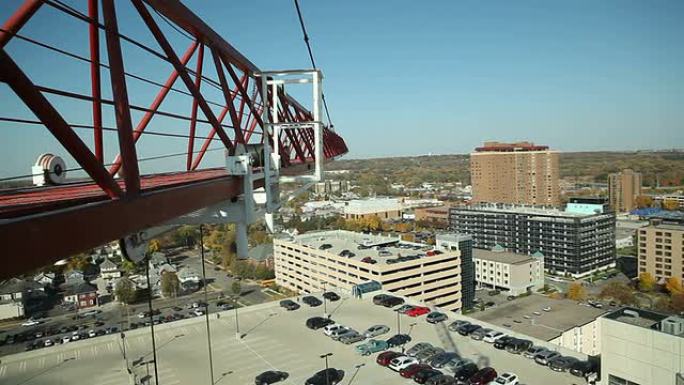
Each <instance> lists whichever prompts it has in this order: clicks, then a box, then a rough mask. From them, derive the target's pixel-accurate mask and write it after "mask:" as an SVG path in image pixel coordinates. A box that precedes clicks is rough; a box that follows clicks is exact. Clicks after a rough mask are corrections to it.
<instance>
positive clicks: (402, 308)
mask: <svg viewBox="0 0 684 385" xmlns="http://www.w3.org/2000/svg"><path fill="white" fill-rule="evenodd" d="M413 308H415V306H413V305H401V306H399V307H398V308H396V309H394V311H396V312H398V313H401V314H406V312H407V311H409V310H411V309H413Z"/></svg>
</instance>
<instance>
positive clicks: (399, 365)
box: [389, 356, 418, 372]
mask: <svg viewBox="0 0 684 385" xmlns="http://www.w3.org/2000/svg"><path fill="white" fill-rule="evenodd" d="M417 363H418V359H417V358H415V357H409V356H403V357H397V358H393V359H392V361H390V363H389V368H390V369H392V370H394V371H395V372H398V371H400V370H402V369H406V368H408V367H409V366H410V365H413V364H417Z"/></svg>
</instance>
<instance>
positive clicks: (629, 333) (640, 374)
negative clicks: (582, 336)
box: [600, 308, 684, 385]
mask: <svg viewBox="0 0 684 385" xmlns="http://www.w3.org/2000/svg"><path fill="white" fill-rule="evenodd" d="M600 322H601V326H600V327H601V343H602V347H601V384H606V385H665V384H670V385H681V384H684V318H682V317H678V316H670V317H668V316H666V315H664V314H660V313H655V312H652V311H647V310H641V309H634V308H623V309H620V310H616V311H614V312H612V313H608V314H606V315H605V316H603V317H601V318H600Z"/></svg>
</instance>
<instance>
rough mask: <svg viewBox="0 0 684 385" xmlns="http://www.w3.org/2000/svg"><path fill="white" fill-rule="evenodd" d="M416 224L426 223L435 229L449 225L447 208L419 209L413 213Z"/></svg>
mask: <svg viewBox="0 0 684 385" xmlns="http://www.w3.org/2000/svg"><path fill="white" fill-rule="evenodd" d="M414 213H415V215H416V216H415V218H414V219H415V220H416V222H427V223H429V224H430V225H432V226H435V227H440V228H441V227H444V228H446V227H447V226H448V225H449V206H438V207H421V208H417V209H415V211H414Z"/></svg>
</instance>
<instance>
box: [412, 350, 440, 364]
mask: <svg viewBox="0 0 684 385" xmlns="http://www.w3.org/2000/svg"><path fill="white" fill-rule="evenodd" d="M439 353H444V349H442V348H436V347H431V348H428V349H425V350H423V351H422V352H420V353H418V354H416V358H417V359H418V361H420V363H421V364H427V363H428V362H430V360H432V358H433V357H434V356H436V355H438V354H439Z"/></svg>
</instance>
